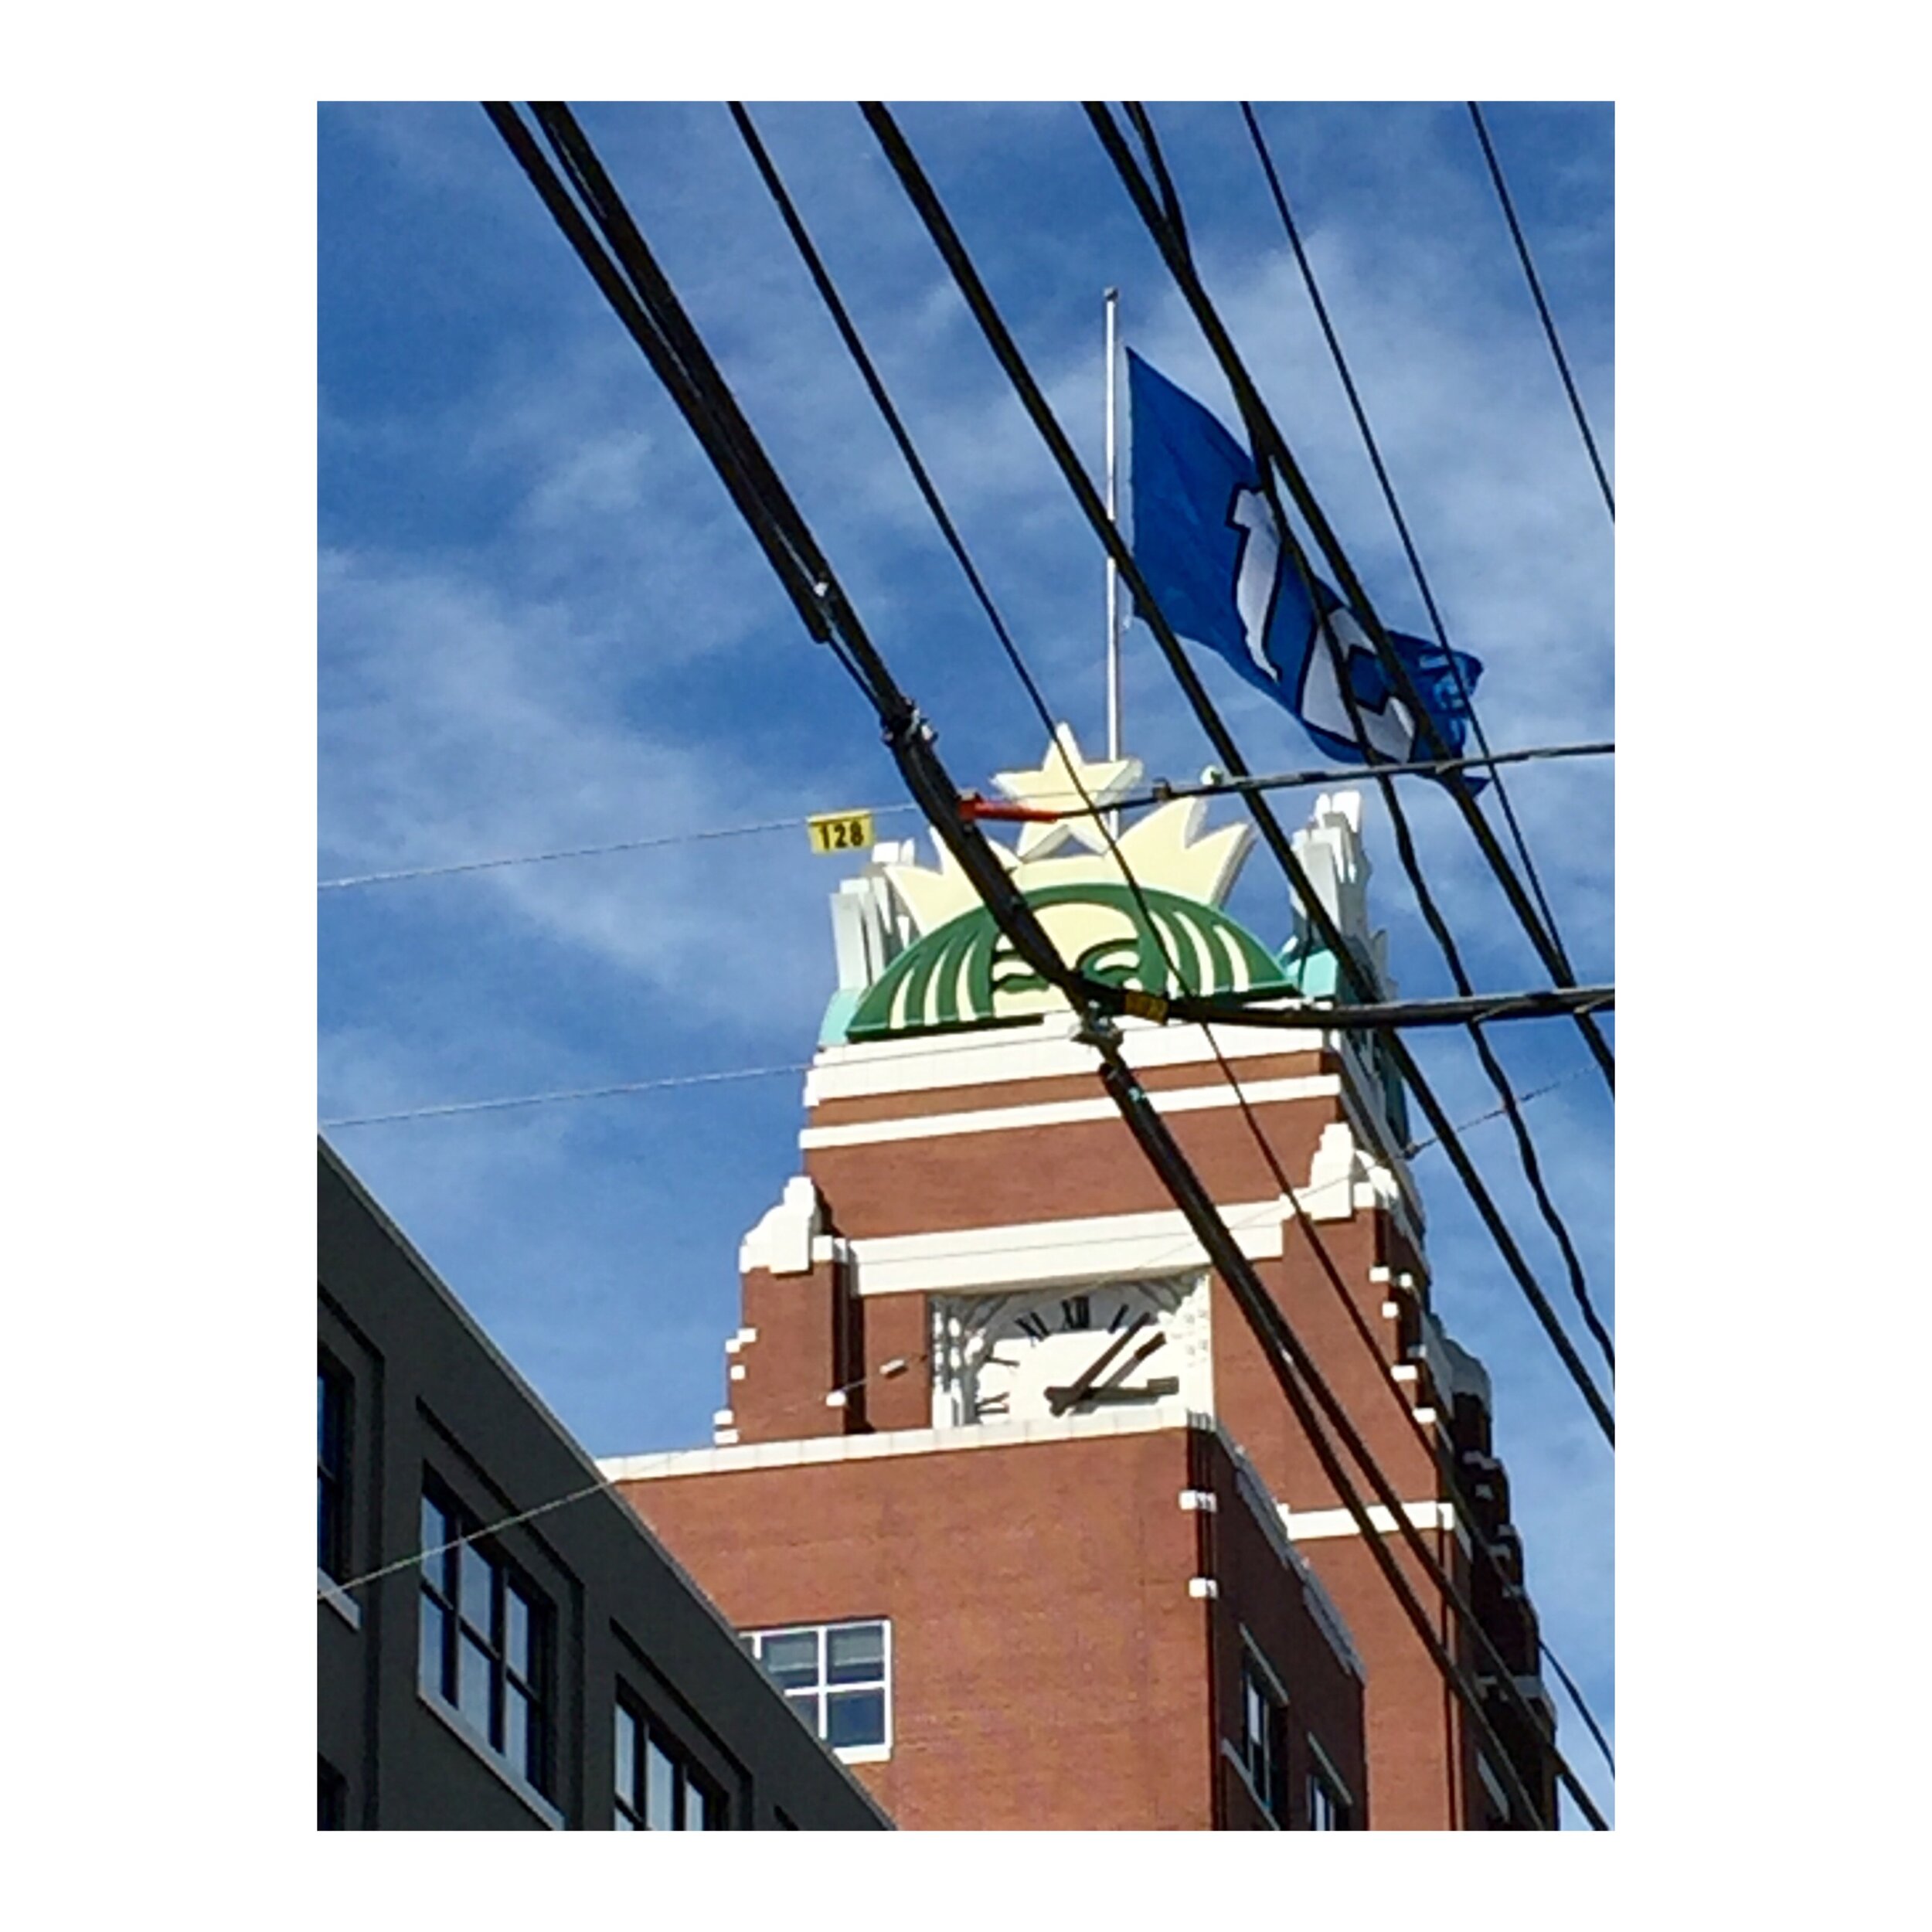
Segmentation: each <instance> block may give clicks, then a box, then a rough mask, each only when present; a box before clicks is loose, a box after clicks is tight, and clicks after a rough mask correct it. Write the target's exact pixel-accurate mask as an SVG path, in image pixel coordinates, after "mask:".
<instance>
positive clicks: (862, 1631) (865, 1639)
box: [825, 1624, 886, 1684]
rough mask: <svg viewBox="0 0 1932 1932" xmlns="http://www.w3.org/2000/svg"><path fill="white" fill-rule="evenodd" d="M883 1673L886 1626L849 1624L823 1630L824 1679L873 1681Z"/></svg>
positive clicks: (855, 1681) (850, 1682)
mask: <svg viewBox="0 0 1932 1932" xmlns="http://www.w3.org/2000/svg"><path fill="white" fill-rule="evenodd" d="M884 1675H886V1627H885V1625H884V1624H847V1625H846V1626H845V1628H843V1629H842V1630H828V1631H826V1632H825V1682H827V1683H828V1684H876V1683H877V1682H879V1680H880V1679H882V1678H883V1677H884Z"/></svg>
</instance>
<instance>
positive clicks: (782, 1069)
mask: <svg viewBox="0 0 1932 1932" xmlns="http://www.w3.org/2000/svg"><path fill="white" fill-rule="evenodd" d="M810 1071H811V1063H810V1062H809V1061H806V1060H798V1061H794V1062H793V1063H791V1064H790V1065H788V1066H736V1067H733V1068H732V1069H730V1070H729V1071H728V1072H725V1073H668V1074H666V1075H665V1076H664V1077H662V1079H658V1080H620V1081H618V1082H617V1083H615V1084H614V1085H612V1086H610V1087H565V1088H561V1089H560V1090H557V1091H556V1092H554V1093H549V1094H514V1095H512V1097H509V1099H507V1100H449V1101H446V1102H444V1103H443V1104H440V1105H438V1106H435V1107H398V1108H396V1110H395V1111H393V1112H391V1113H387V1114H341V1115H338V1117H336V1118H335V1119H334V1120H332V1121H321V1122H320V1123H319V1124H320V1125H321V1127H323V1128H338V1127H381V1126H384V1125H386V1124H388V1123H389V1121H428V1120H436V1119H439V1118H442V1117H447V1116H448V1115H451V1114H502V1113H506V1112H508V1111H509V1110H510V1109H511V1108H512V1107H554V1106H555V1105H556V1104H557V1103H558V1102H559V1101H560V1100H611V1099H613V1098H614V1097H616V1096H617V1095H618V1094H656V1093H661V1092H662V1091H664V1090H665V1089H667V1088H669V1087H717V1086H719V1085H722V1084H723V1083H724V1082H726V1081H727V1080H766V1079H768V1078H770V1077H771V1076H772V1075H773V1074H774V1073H808V1072H810Z"/></svg>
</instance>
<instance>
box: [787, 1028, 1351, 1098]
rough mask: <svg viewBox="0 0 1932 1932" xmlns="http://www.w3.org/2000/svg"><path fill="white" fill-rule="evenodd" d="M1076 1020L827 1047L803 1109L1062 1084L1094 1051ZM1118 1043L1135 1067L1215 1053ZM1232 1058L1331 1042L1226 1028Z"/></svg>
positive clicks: (1193, 1045)
mask: <svg viewBox="0 0 1932 1932" xmlns="http://www.w3.org/2000/svg"><path fill="white" fill-rule="evenodd" d="M1081 1024H1082V1022H1080V1020H1079V1019H1077V1018H1075V1017H1074V1016H1073V1015H1070V1014H1066V1013H1060V1014H1053V1015H1049V1016H1048V1017H1047V1018H1046V1019H1045V1020H1043V1022H1041V1023H1040V1024H1039V1026H1029V1027H1025V1028H1017V1029H1013V1030H1012V1031H1011V1032H1006V1031H1002V1032H995V1033H984V1032H961V1033H954V1034H950V1035H948V1034H932V1035H929V1036H926V1037H925V1038H923V1039H920V1040H918V1041H917V1043H913V1042H912V1041H908V1040H903V1039H901V1040H879V1041H872V1042H866V1043H862V1044H860V1045H857V1046H854V1045H852V1044H849V1043H848V1044H846V1045H845V1046H825V1047H821V1048H820V1049H819V1050H818V1056H817V1058H816V1059H815V1060H814V1061H813V1062H812V1065H811V1070H810V1071H809V1072H808V1073H807V1074H806V1076H805V1104H806V1106H807V1107H816V1106H818V1104H820V1103H821V1101H824V1100H857V1099H860V1098H862V1097H869V1096H870V1095H872V1094H914V1093H919V1092H922V1091H923V1090H927V1089H929V1088H932V1087H997V1086H1002V1085H1004V1084H1005V1083H1006V1082H1008V1081H1009V1080H1049V1079H1053V1078H1056V1077H1058V1078H1064V1077H1066V1076H1067V1075H1068V1074H1082V1073H1092V1072H1093V1071H1094V1069H1095V1067H1096V1066H1097V1065H1098V1064H1099V1060H1098V1056H1097V1055H1096V1053H1095V1052H1094V1049H1093V1048H1092V1047H1090V1046H1085V1045H1083V1043H1081V1042H1080V1040H1079V1039H1076V1038H1075V1037H1074V1036H1075V1035H1076V1033H1077V1032H1078V1030H1079V1029H1080V1025H1081ZM1119 1025H1120V1028H1121V1035H1122V1037H1123V1038H1124V1040H1125V1041H1126V1042H1127V1043H1128V1049H1129V1051H1128V1057H1129V1058H1130V1059H1131V1061H1132V1063H1133V1064H1134V1066H1135V1067H1136V1068H1137V1069H1144V1068H1147V1067H1151V1066H1196V1065H1199V1066H1202V1067H1203V1068H1209V1067H1212V1066H1213V1065H1214V1064H1215V1058H1214V1049H1213V1047H1212V1046H1210V1045H1209V1043H1208V1039H1207V1036H1206V1033H1205V1032H1204V1031H1203V1030H1202V1029H1201V1028H1200V1027H1199V1026H1155V1025H1154V1024H1153V1023H1152V1022H1150V1021H1146V1020H1137V1019H1127V1018H1122V1019H1121V1021H1120V1022H1119ZM1216 1037H1217V1038H1218V1039H1219V1043H1220V1047H1221V1051H1222V1052H1223V1053H1224V1054H1226V1056H1227V1057H1228V1058H1229V1059H1230V1060H1260V1059H1265V1058H1270V1057H1272V1056H1274V1055H1276V1054H1278V1053H1318V1052H1321V1051H1324V1050H1328V1051H1332V1050H1333V1047H1334V1043H1335V1035H1334V1034H1333V1033H1332V1032H1324V1031H1323V1030H1322V1029H1320V1028H1319V1027H1315V1026H1311V1027H1308V1028H1307V1029H1305V1030H1304V1029H1302V1028H1300V1027H1295V1028H1293V1029H1285V1028H1284V1029H1277V1028H1272V1027H1270V1028H1267V1029H1262V1028H1260V1027H1253V1028H1247V1029H1243V1028H1240V1027H1233V1026H1230V1027H1226V1028H1223V1029H1222V1031H1221V1032H1220V1033H1219V1035H1218V1036H1216Z"/></svg>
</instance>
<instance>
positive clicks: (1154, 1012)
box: [1121, 986, 1167, 1026]
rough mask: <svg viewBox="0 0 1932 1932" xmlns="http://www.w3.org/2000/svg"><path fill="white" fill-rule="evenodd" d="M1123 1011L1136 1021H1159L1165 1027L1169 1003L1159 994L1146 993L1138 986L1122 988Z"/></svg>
mask: <svg viewBox="0 0 1932 1932" xmlns="http://www.w3.org/2000/svg"><path fill="white" fill-rule="evenodd" d="M1121 1011H1122V1012H1128V1013H1131V1014H1132V1015H1134V1018H1135V1019H1151V1020H1158V1021H1159V1022H1161V1023H1162V1025H1163V1026H1165V1024H1166V1022H1167V1002H1166V1001H1165V1000H1164V999H1163V998H1162V997H1161V995H1159V994H1158V993H1144V992H1141V989H1140V988H1138V986H1128V987H1123V988H1121Z"/></svg>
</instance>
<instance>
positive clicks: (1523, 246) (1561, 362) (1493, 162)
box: [1467, 100, 1617, 523]
mask: <svg viewBox="0 0 1932 1932" xmlns="http://www.w3.org/2000/svg"><path fill="white" fill-rule="evenodd" d="M1467 106H1468V109H1469V118H1470V119H1471V121H1474V122H1475V128H1476V138H1477V140H1478V141H1481V143H1482V158H1483V159H1484V160H1485V161H1486V162H1488V164H1489V179H1491V180H1492V182H1495V186H1496V199H1497V200H1498V201H1499V202H1502V213H1503V219H1504V220H1505V221H1506V222H1508V223H1509V233H1510V238H1511V239H1512V240H1513V241H1514V242H1515V244H1516V259H1517V260H1518V261H1519V262H1521V263H1522V272H1523V279H1524V280H1525V281H1527V282H1528V283H1529V293H1530V294H1531V295H1532V297H1533V298H1534V299H1535V301H1536V313H1537V315H1539V316H1540V317H1541V318H1542V319H1543V334H1544V335H1545V336H1546V337H1547V338H1548V339H1549V352H1550V354H1551V355H1553V356H1554V357H1555V358H1556V373H1557V374H1558V375H1559V376H1561V377H1562V378H1563V393H1564V394H1565V395H1566V396H1568V397H1569V398H1570V413H1571V414H1572V415H1573V416H1574V417H1576V419H1577V429H1578V430H1580V432H1581V434H1582V436H1583V447H1584V448H1585V449H1586V450H1587V451H1589V452H1590V468H1592V469H1593V470H1594V471H1596V472H1597V488H1598V489H1600V490H1601V491H1602V492H1603V493H1604V509H1607V511H1609V512H1610V520H1611V522H1612V523H1614V522H1616V521H1617V499H1616V498H1615V497H1614V496H1613V495H1611V489H1610V478H1608V477H1607V476H1606V475H1605V474H1604V459H1603V458H1602V457H1600V456H1599V455H1598V454H1597V439H1596V437H1594V436H1592V435H1591V434H1590V419H1589V418H1588V417H1587V416H1585V415H1584V413H1583V398H1582V397H1581V396H1579V395H1578V394H1577V384H1576V383H1575V380H1574V379H1573V378H1572V376H1571V375H1570V359H1569V358H1568V357H1567V356H1566V355H1564V353H1563V344H1562V342H1560V340H1559V339H1558V338H1557V335H1556V318H1555V317H1554V316H1553V315H1551V314H1550V312H1549V303H1548V302H1546V301H1544V299H1543V284H1542V283H1541V282H1540V281H1538V280H1537V279H1536V264H1535V263H1534V262H1532V260H1530V259H1529V242H1528V240H1526V238H1525V236H1524V234H1523V232H1522V223H1521V222H1519V221H1518V220H1517V219H1516V209H1515V203H1514V202H1512V201H1511V200H1510V199H1509V188H1508V186H1507V185H1505V182H1504V181H1503V178H1502V162H1499V161H1498V160H1497V158H1496V151H1495V148H1494V147H1493V146H1492V145H1491V144H1490V140H1489V130H1488V128H1486V127H1485V126H1484V125H1483V119H1482V110H1481V107H1478V105H1477V104H1476V103H1475V101H1473V100H1471V101H1470V102H1468V103H1467Z"/></svg>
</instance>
